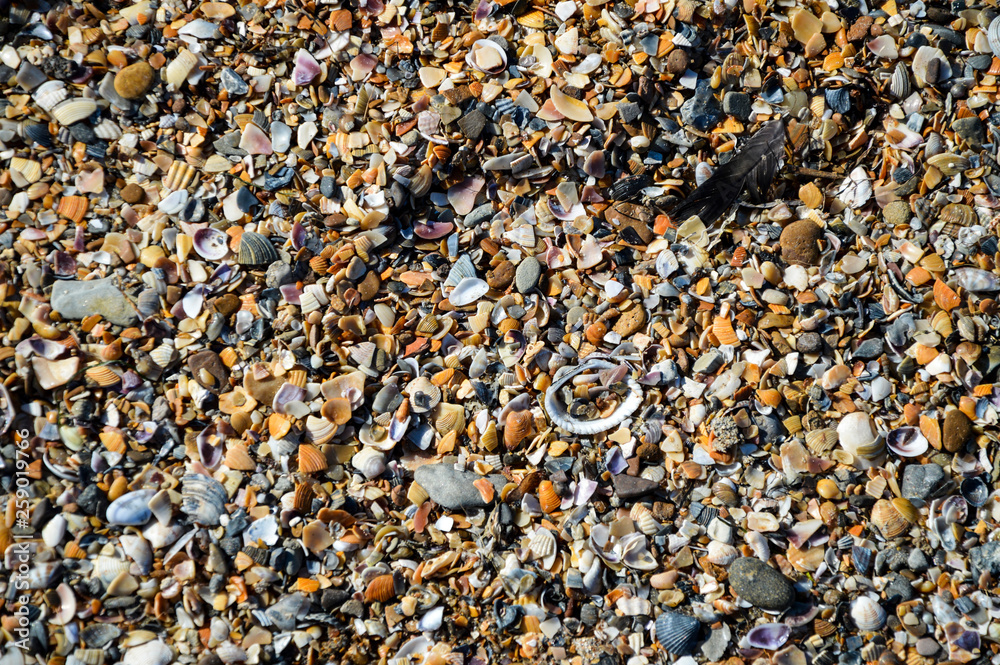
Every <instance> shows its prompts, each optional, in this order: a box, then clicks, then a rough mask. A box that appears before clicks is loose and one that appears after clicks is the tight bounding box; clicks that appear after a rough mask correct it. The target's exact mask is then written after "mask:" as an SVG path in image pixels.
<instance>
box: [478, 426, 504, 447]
mask: <svg viewBox="0 0 1000 665" xmlns="http://www.w3.org/2000/svg"><path fill="white" fill-rule="evenodd" d="M499 443H500V437H499V436H498V435H497V424H496V422H494V421H492V420H491V421H490V424H489V425H487V426H486V430H485V431H483V433H482V434H480V435H479V445H481V446H482V447H483V448H485V449H486V450H488V451H490V452H493V451H494V450H496V449H497V445H498V444H499Z"/></svg>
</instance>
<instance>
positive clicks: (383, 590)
mask: <svg viewBox="0 0 1000 665" xmlns="http://www.w3.org/2000/svg"><path fill="white" fill-rule="evenodd" d="M395 597H396V582H395V580H394V579H393V577H392V575H391V574H390V575H379V576H378V577H376V578H375V579H373V580H372V581H371V582H369V583H368V588H366V589H365V602H366V603H384V602H387V601H389V600H391V599H392V598H395Z"/></svg>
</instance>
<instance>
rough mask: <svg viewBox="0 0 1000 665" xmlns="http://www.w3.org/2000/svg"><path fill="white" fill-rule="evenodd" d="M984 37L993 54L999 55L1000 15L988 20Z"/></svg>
mask: <svg viewBox="0 0 1000 665" xmlns="http://www.w3.org/2000/svg"><path fill="white" fill-rule="evenodd" d="M986 39H987V41H989V43H990V48H991V49H993V55H995V56H998V57H1000V16H997V17H996V18H994V19H993V20H992V21H990V26H989V28H987V29H986Z"/></svg>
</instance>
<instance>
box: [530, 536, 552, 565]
mask: <svg viewBox="0 0 1000 665" xmlns="http://www.w3.org/2000/svg"><path fill="white" fill-rule="evenodd" d="M528 550H529V551H530V552H531V554H532V555H533V556H534V558H536V559H544V558H545V557H547V556H550V555H552V554H555V551H556V538H555V536H553V535H552V532H551V531H549V530H548V529H536V530H535V534H534V535H533V536H532V537H531V540H530V541H529V542H528Z"/></svg>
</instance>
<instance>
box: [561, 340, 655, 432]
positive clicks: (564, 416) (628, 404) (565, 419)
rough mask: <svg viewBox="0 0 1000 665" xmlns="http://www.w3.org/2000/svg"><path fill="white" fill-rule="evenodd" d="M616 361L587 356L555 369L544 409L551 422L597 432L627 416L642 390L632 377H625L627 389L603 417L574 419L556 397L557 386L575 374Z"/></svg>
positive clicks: (636, 405)
mask: <svg viewBox="0 0 1000 665" xmlns="http://www.w3.org/2000/svg"><path fill="white" fill-rule="evenodd" d="M617 366H618V365H617V364H616V363H612V362H608V361H606V360H598V359H592V360H591V359H588V360H587V361H585V362H583V363H581V364H579V365H577V366H576V367H573V368H571V369H568V370H564V369H561V370H560V371H559V372H557V373H556V377H557V378H556V380H555V381H553V382H552V385H551V386H549V389H548V390H546V391H545V412H546V413H547V414H548V416H549V418H550V419H551V420H552V422H553V423H554V424H555V425H557V426H558V427H561V428H562V429H564V430H566V431H567V432H571V433H573V434H597V433H598V432H605V431H607V430H609V429H611V428H612V427H615V426H616V425H619V424H620V423H621V422H622V421H624V420H625V419H626V418H628V417H629V416H630V415H632V413H634V412H635V410H636V409H638V408H639V405H640V404H642V399H643V393H642V388H641V386H640V385H639V382H638V381H636V380H635V379H633V378H632V377H627V378H626V379H625V381H626V384H627V386H628V393H627V395H626V396H625V398H624V399H623V400H622V402H621V403H620V404H619V405H618V408H617V409H615V411H614V413H612V414H611V415H609V416H607V417H606V418H598V419H596V420H577V419H576V418H573V417H572V416H570V415H569V413H567V411H566V406H565V405H564V404H563V403H562V402H561V400H560V398H559V393H560V389H561V388H562V387H563V386H564V385H565V384H566V383H567V382H569V381H570V380H571V379H572V378H573V377H574V376H576V375H577V374H582V373H584V372H588V373H596V372H599V371H600V370H602V369H614V368H615V367H617Z"/></svg>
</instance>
